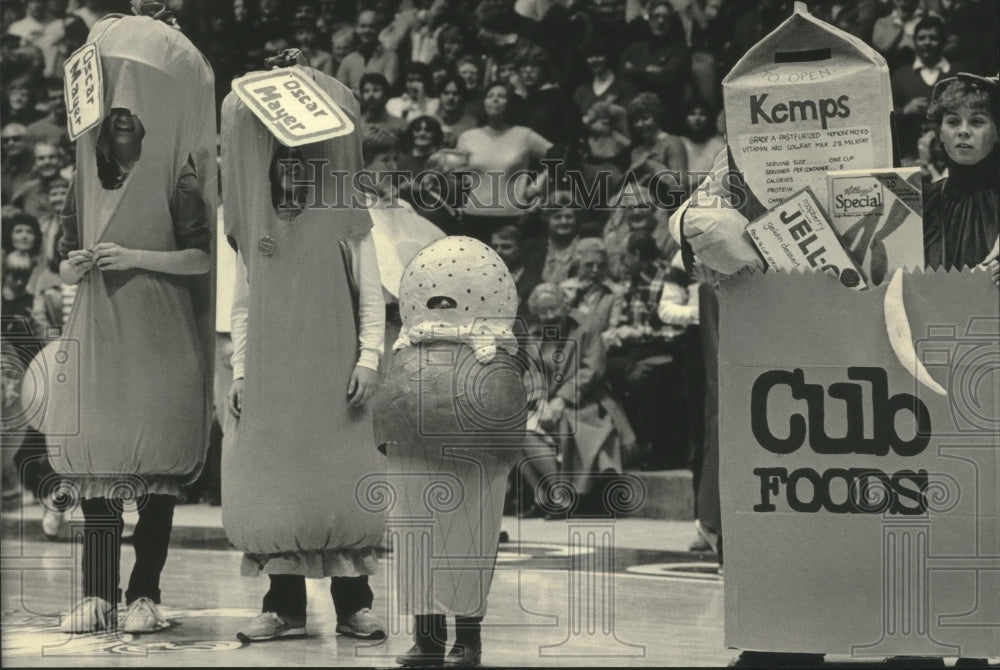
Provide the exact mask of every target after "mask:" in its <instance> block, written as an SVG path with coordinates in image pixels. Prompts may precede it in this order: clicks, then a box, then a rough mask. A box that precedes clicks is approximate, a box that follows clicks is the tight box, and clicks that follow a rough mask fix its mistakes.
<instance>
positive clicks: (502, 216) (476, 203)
mask: <svg viewBox="0 0 1000 670" xmlns="http://www.w3.org/2000/svg"><path fill="white" fill-rule="evenodd" d="M512 97H513V96H512V93H511V92H510V89H509V88H508V87H507V86H505V85H503V84H500V83H495V84H492V85H490V86H488V87H487V88H486V94H485V96H484V98H483V119H482V123H481V125H480V127H478V128H472V129H471V130H466V131H465V132H464V133H462V134H461V135H460V136H459V138H458V145H457V148H458V149H459V151H465V152H468V154H469V168H470V170H471V171H472V173H473V174H472V178H473V184H472V188H471V191H470V193H469V200H468V202H467V204H466V206H465V212H464V214H463V218H464V220H465V225H466V234H468V235H470V236H471V237H475V238H476V239H479V240H483V241H485V240H488V239H489V237H490V235H491V234H492V232H493V231H494V230H496V229H497V228H499V227H500V226H502V225H505V224H516V223H517V222H518V221H519V220H520V218H521V214H522V213H523V211H524V210H525V209H526V208H527V207H528V206H529V204H530V202H531V201H532V200H533V199H534V198H535V197H537V195H538V193H539V192H540V191H541V190H542V188H543V187H544V183H545V179H546V177H545V173H544V172H542V173H541V175H540V176H539V177H538V181H537V183H535V182H534V181H533V180H532V179H530V178H529V174H530V173H529V172H528V171H527V168H528V166H529V165H530V164H532V163H537V162H538V161H540V160H541V159H542V158H544V157H545V155H546V154H547V153H548V151H549V150H550V149H551V148H552V143H551V142H549V141H548V140H547V139H545V138H544V137H542V136H541V135H539V134H538V133H536V132H535V131H533V130H531V129H530V128H525V127H524V126H517V125H514V124H513V123H512V122H511V109H510V108H511V102H512Z"/></svg>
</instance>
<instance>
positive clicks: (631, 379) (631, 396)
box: [602, 231, 689, 468]
mask: <svg viewBox="0 0 1000 670" xmlns="http://www.w3.org/2000/svg"><path fill="white" fill-rule="evenodd" d="M627 251H628V254H627V256H626V264H627V269H628V271H629V279H628V283H627V284H626V286H625V290H624V292H623V293H622V295H621V296H619V297H618V298H617V299H616V300H615V304H614V306H613V307H612V309H611V317H610V319H609V323H610V327H609V328H608V329H607V330H606V331H604V333H602V338H603V341H604V343H605V346H607V349H608V359H607V361H608V381H609V383H610V384H611V388H612V389H613V390H614V392H615V395H616V397H618V398H621V401H622V403H623V405H624V407H625V412H626V414H627V415H628V419H629V422H630V423H631V425H632V428H633V429H634V430H635V433H636V439H637V440H638V442H639V445H640V449H641V451H642V452H643V454H644V458H645V462H646V465H647V467H651V468H680V467H685V466H687V465H688V462H689V453H688V451H689V449H688V445H687V423H688V422H687V417H686V407H685V400H684V397H683V391H684V386H683V381H682V376H681V361H680V355H681V347H682V339H681V335H683V333H684V330H685V329H684V327H682V326H677V325H672V324H666V323H664V322H663V321H662V320H661V319H660V316H659V307H660V303H661V300H662V299H663V293H664V287H665V286H667V284H668V283H669V282H670V273H671V269H670V266H669V264H668V263H667V262H666V261H665V260H664V258H663V254H662V253H661V252H660V250H659V248H658V247H657V245H656V242H655V240H653V238H652V236H650V235H649V233H648V232H645V231H640V232H635V233H632V234H631V235H630V236H629V241H628V246H627Z"/></svg>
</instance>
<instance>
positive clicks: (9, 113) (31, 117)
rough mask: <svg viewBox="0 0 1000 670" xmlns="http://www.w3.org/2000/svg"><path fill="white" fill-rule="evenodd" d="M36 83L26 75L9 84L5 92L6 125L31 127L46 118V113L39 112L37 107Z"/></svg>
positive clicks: (4, 120) (12, 80)
mask: <svg viewBox="0 0 1000 670" xmlns="http://www.w3.org/2000/svg"><path fill="white" fill-rule="evenodd" d="M35 81H36V80H35V78H34V77H32V76H31V75H24V76H22V77H17V78H16V79H11V80H10V81H8V82H7V84H6V87H5V91H4V95H5V96H6V101H5V104H4V118H3V122H4V123H20V124H21V125H22V126H29V125H31V124H32V123H34V122H35V121H37V120H38V119H40V118H42V117H43V116H45V113H44V112H40V111H38V109H37V108H36V107H35V98H36V90H37V89H36V85H35Z"/></svg>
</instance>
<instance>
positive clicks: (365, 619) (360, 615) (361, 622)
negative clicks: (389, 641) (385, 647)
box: [337, 607, 385, 640]
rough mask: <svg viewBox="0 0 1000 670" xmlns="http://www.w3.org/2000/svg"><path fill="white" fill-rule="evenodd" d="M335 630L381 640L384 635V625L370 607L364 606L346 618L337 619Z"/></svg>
mask: <svg viewBox="0 0 1000 670" xmlns="http://www.w3.org/2000/svg"><path fill="white" fill-rule="evenodd" d="M337 632H338V633H341V634H342V635H350V636H351V637H359V638H362V639H364V640H381V639H383V638H384V637H385V626H383V625H382V622H381V621H379V620H378V617H377V616H375V613H374V612H372V611H371V609H369V608H367V607H364V608H362V609H359V610H358V611H357V612H355V613H354V614H352V615H351V616H349V617H347V619H346V620H339V619H338V620H337Z"/></svg>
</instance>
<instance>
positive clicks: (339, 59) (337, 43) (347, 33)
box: [330, 28, 388, 97]
mask: <svg viewBox="0 0 1000 670" xmlns="http://www.w3.org/2000/svg"><path fill="white" fill-rule="evenodd" d="M354 48H355V42H354V30H353V29H351V28H341V29H340V30H338V31H336V32H334V33H333V35H331V36H330V69H331V70H333V72H331V73H330V74H331V76H332V75H335V74H336V73H337V71H338V70H339V69H340V64H341V63H343V62H344V59H345V58H346V57H347V54H349V53H351V52H352V51H354ZM387 97H388V96H387Z"/></svg>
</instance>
